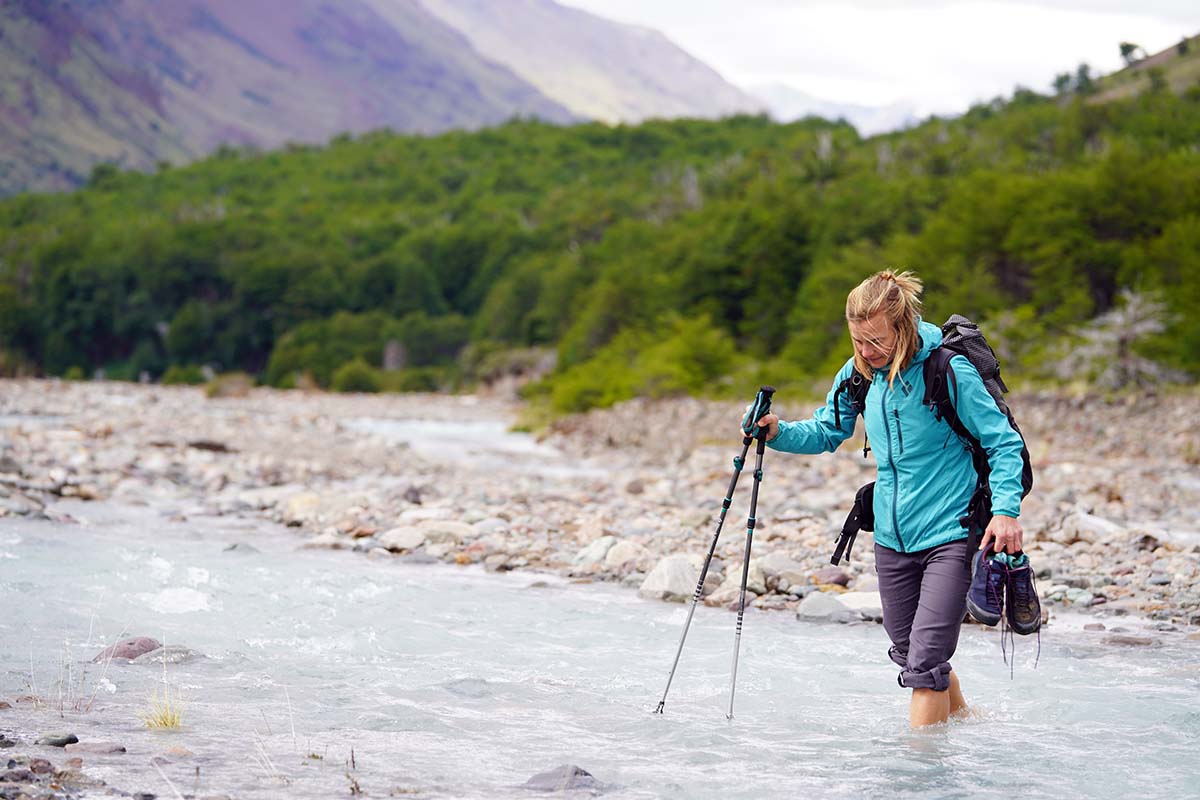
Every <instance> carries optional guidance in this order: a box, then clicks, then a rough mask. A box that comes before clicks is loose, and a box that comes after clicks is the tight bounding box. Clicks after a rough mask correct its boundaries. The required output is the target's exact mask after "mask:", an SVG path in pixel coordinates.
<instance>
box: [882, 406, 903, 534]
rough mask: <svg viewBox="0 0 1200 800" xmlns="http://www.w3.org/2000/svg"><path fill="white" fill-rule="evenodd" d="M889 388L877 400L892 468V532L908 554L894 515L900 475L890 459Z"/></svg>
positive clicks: (898, 520) (898, 519)
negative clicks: (881, 414)
mask: <svg viewBox="0 0 1200 800" xmlns="http://www.w3.org/2000/svg"><path fill="white" fill-rule="evenodd" d="M888 391H890V387H888V386H886V385H885V386H884V387H883V395H882V397H880V399H879V405H880V410H881V411H883V431H884V433H886V434H887V440H888V466H889V467H891V468H892V530H894V531H895V532H896V543H897V544H899V545H900V552H901V553H906V552H908V551H907V550H906V549H905V548H904V538H903V537H902V536H900V518H899V517H898V516H897V514H896V504H897V503H899V502H900V473H899V472H898V471H897V470H896V461H895V459H893V458H892V429H891V425H889V424H888V413H887V396H888ZM899 416H900V415H899V412H897V414H896V417H897V425H898V424H899Z"/></svg>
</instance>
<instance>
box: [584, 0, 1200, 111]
mask: <svg viewBox="0 0 1200 800" xmlns="http://www.w3.org/2000/svg"><path fill="white" fill-rule="evenodd" d="M570 3H571V4H573V5H579V6H583V7H586V8H588V9H589V10H591V11H593V12H594V13H598V14H601V15H607V16H611V17H612V18H614V19H620V20H622V21H631V22H636V23H638V24H642V25H646V26H649V27H654V28H657V29H659V30H661V31H663V32H664V33H666V34H667V35H668V36H669V37H670V38H671V39H673V40H674V41H675V42H676V43H678V44H679V45H680V46H682V47H684V48H685V49H687V50H688V51H689V52H691V53H692V54H693V55H695V56H697V57H698V58H700V59H702V60H704V61H705V62H707V63H708V64H710V65H711V66H713V67H714V68H716V69H717V70H718V71H719V72H720V73H721V74H722V75H724V76H725V77H726V78H727V79H729V80H731V81H733V82H734V83H737V84H740V85H743V86H749V85H755V84H762V83H784V84H787V85H791V86H793V87H795V88H797V89H799V90H802V91H805V92H808V93H809V94H814V95H817V96H821V97H825V98H827V99H830V100H837V101H841V102H852V103H860V104H867V105H884V104H888V103H896V102H912V103H914V104H915V105H916V106H917V108H918V110H919V111H920V112H921V113H933V112H939V113H941V112H955V111H962V110H965V109H966V107H967V106H969V105H970V104H971V103H972V102H973V101H976V100H986V99H990V98H991V97H994V96H996V95H999V94H1009V93H1011V91H1012V90H1013V88H1014V86H1016V85H1018V84H1019V85H1023V86H1026V87H1029V88H1034V89H1039V90H1048V87H1049V85H1050V83H1051V81H1053V79H1054V76H1055V75H1056V74H1058V73H1060V72H1066V71H1073V70H1074V69H1075V67H1076V66H1078V65H1079V64H1080V63H1082V62H1087V63H1089V64H1091V65H1092V66H1093V68H1095V69H1097V70H1099V71H1110V70H1113V69H1116V68H1118V67H1119V66H1120V64H1121V60H1120V54H1119V49H1118V45H1119V43H1120V42H1122V41H1132V42H1136V43H1138V44H1141V45H1143V46H1144V47H1145V48H1146V49H1147V50H1149V51H1152V52H1153V51H1155V50H1158V49H1162V48H1164V47H1168V46H1170V45H1171V44H1173V43H1175V42H1177V41H1179V39H1181V38H1182V37H1183V36H1184V35H1190V34H1194V33H1196V32H1197V30H1200V10H1197V6H1196V4H1195V3H1194V2H1192V3H1187V2H1174V1H1168V2H1161V1H1152V2H1142V3H1138V4H1136V5H1131V4H1129V3H1127V2H1120V0H1100V1H1098V2H1086V0H1049V1H1048V2H1038V3H1032V2H1024V3H1019V2H1011V1H1008V2H1000V1H996V2H937V1H935V0H928V1H927V2H917V3H911V2H907V3H902V2H897V1H896V0H854V1H853V2H839V3H832V2H823V3H798V2H787V0H741V2H737V3H733V2H725V1H724V0H656V2H644V0H570Z"/></svg>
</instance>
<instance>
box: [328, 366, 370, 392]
mask: <svg viewBox="0 0 1200 800" xmlns="http://www.w3.org/2000/svg"><path fill="white" fill-rule="evenodd" d="M382 385H383V381H382V380H381V379H380V377H379V370H377V369H375V368H374V367H372V366H371V365H370V364H368V363H367V362H366V360H364V359H362V358H354V359H351V360H350V361H347V362H346V363H345V364H342V365H341V366H340V367H338V368H337V371H336V372H334V373H333V381H332V383H331V388H332V389H333V390H334V391H335V392H378V391H379V390H380V389H381V388H382Z"/></svg>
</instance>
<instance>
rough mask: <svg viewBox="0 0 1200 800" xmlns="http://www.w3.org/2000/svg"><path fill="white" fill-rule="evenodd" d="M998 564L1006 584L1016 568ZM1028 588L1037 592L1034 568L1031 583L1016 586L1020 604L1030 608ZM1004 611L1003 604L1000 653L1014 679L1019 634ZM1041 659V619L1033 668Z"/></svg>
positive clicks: (1030, 574)
mask: <svg viewBox="0 0 1200 800" xmlns="http://www.w3.org/2000/svg"><path fill="white" fill-rule="evenodd" d="M997 566H998V567H999V568H1000V569H1001V570H1003V573H1002V574H1003V576H1004V584H1005V585H1007V584H1008V581H1009V575H1010V573H1012V572H1015V571H1016V570H1013V569H1011V568H1010V567H1009V566H1008V565H1007V564H998V565H997ZM1022 569H1028V567H1022ZM988 587H989V588H990V587H991V584H990V583H989V584H988ZM1027 590H1031V591H1033V592H1035V593H1036V592H1037V583H1036V581H1035V580H1034V577H1033V570H1032V569H1030V570H1029V585H1028V586H1025V585H1024V584H1023V583H1022V584H1019V585H1018V586H1017V588H1016V595H1017V597H1016V600H1017V605H1018V606H1022V605H1023V606H1025V607H1026V608H1028V606H1029V594H1028V592H1027ZM1004 612H1005V609H1004V607H1003V606H1001V608H1000V654H1001V656H1002V657H1003V658H1004V663H1005V664H1006V665H1007V666H1008V679H1009V680H1013V679H1014V677H1015V669H1016V664H1017V635H1016V632H1015V631H1014V630H1013V629H1012V626H1011V625H1008V624H1007V623H1008V615H1007V614H1005V613H1004ZM1010 647H1011V648H1012V652H1013V658H1012V661H1009V659H1008V648H1010ZM1041 660H1042V626H1041V621H1040V620H1039V621H1038V628H1037V653H1036V654H1035V655H1034V657H1033V668H1034V669H1037V666H1038V662H1039V661H1041Z"/></svg>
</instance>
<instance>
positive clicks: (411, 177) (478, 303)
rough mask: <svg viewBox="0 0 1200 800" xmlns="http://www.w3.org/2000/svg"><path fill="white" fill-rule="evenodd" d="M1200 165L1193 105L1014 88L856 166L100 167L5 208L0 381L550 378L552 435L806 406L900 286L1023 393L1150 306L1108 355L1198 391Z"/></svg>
mask: <svg viewBox="0 0 1200 800" xmlns="http://www.w3.org/2000/svg"><path fill="white" fill-rule="evenodd" d="M1197 142H1200V88H1198V87H1193V88H1192V89H1189V90H1187V91H1185V92H1183V93H1182V94H1177V93H1175V92H1173V91H1171V90H1170V89H1169V88H1168V87H1165V86H1162V85H1157V86H1152V87H1151V88H1150V89H1149V90H1147V91H1145V92H1143V93H1141V94H1140V95H1137V96H1134V97H1130V98H1126V99H1120V100H1117V101H1114V102H1107V103H1095V102H1089V101H1088V98H1087V97H1086V96H1082V95H1076V94H1064V95H1062V96H1054V97H1051V96H1044V95H1040V94H1037V93H1034V92H1031V91H1026V90H1018V91H1016V92H1015V93H1014V95H1013V96H1012V97H1010V98H997V99H996V100H994V101H992V102H990V103H983V104H979V105H977V106H975V107H973V108H972V109H970V111H969V112H967V113H966V114H964V115H962V116H961V117H957V118H954V119H939V118H931V119H929V120H926V121H925V122H923V123H921V124H919V125H917V126H915V127H913V128H910V129H908V130H905V131H900V132H896V133H892V134H887V135H882V136H876V137H873V138H867V139H864V138H862V137H860V136H859V135H858V134H857V133H856V132H855V130H854V129H853V128H852V127H850V126H849V125H847V124H844V123H837V122H829V121H825V120H820V119H808V120H804V121H801V122H797V123H792V124H777V123H773V122H771V121H770V120H768V119H767V118H765V117H748V116H747V117H735V118H729V119H725V120H721V121H699V120H680V121H654V122H647V123H644V124H640V125H636V126H617V127H611V126H607V125H603V124H598V123H597V124H582V125H575V126H569V127H560V126H554V125H550V124H544V123H540V122H536V121H528V120H514V121H511V122H509V123H508V124H505V125H503V126H500V127H496V128H491V129H485V130H481V131H477V132H469V133H468V132H457V133H449V134H445V135H440V136H434V137H419V136H406V135H397V134H393V133H390V132H375V133H370V134H366V135H361V136H356V137H351V136H342V137H338V138H337V139H334V140H333V141H331V142H329V143H328V145H326V146H322V147H315V146H291V147H288V148H285V149H283V150H280V151H276V152H254V151H251V150H244V149H231V148H225V149H222V150H220V151H219V152H217V153H215V154H214V155H213V156H211V157H210V158H208V159H206V160H204V161H202V162H199V163H195V164H193V165H190V166H186V167H172V166H169V165H166V164H164V165H161V167H160V168H159V169H158V170H157V171H156V172H155V173H153V174H144V173H138V172H122V171H119V170H117V169H115V168H114V167H111V166H108V165H104V166H100V167H97V168H96V169H95V171H94V172H93V174H92V176H91V179H90V181H89V183H88V185H87V186H86V187H84V188H82V189H80V190H78V191H75V192H71V193H69V194H53V195H32V194H29V195H21V196H17V197H12V198H8V199H6V200H4V201H2V202H0V368H2V369H3V372H4V373H5V374H8V375H22V374H44V375H56V376H67V377H83V376H91V375H94V374H96V371H97V370H103V374H104V375H105V376H106V377H108V378H116V379H126V380H133V379H137V378H138V377H139V376H143V375H148V376H149V377H150V378H151V379H155V380H166V381H168V382H176V381H198V380H200V379H201V375H202V368H205V367H207V368H208V369H210V370H215V371H217V372H232V371H244V372H247V373H249V374H250V375H252V376H254V377H255V378H256V379H257V380H258V381H260V382H262V383H265V384H269V385H273V386H278V387H295V386H320V387H327V388H335V389H345V390H358V391H362V390H367V391H370V390H379V389H391V390H408V389H416V390H429V389H457V388H462V387H468V386H470V385H471V384H472V383H473V382H476V381H479V380H481V379H486V378H488V377H489V376H490V375H493V374H496V373H497V372H499V371H503V370H505V369H515V368H517V367H518V366H520V365H521V364H527V363H532V361H534V360H536V356H537V354H538V353H545V352H553V353H554V354H555V356H556V360H555V362H554V363H555V366H554V367H553V369H552V370H551V371H550V372H549V374H547V375H546V376H545V377H544V378H542V379H541V380H539V381H537V382H536V383H534V384H531V385H530V386H529V387H527V391H528V393H529V395H530V396H531V397H532V398H536V399H540V400H541V401H543V402H545V403H546V404H548V405H549V406H550V407H552V408H553V409H554V410H556V411H557V412H568V411H578V410H582V409H587V408H590V407H595V406H604V405H609V404H612V403H614V402H617V401H620V400H622V399H625V398H628V397H632V396H635V395H639V394H649V395H663V394H673V393H712V394H717V395H722V394H735V393H740V394H745V393H746V392H747V391H752V389H753V388H754V386H755V385H756V384H757V383H758V382H768V381H769V382H772V383H775V384H776V385H781V386H787V385H794V386H797V387H801V386H803V387H805V388H806V389H811V388H812V387H814V386H817V385H827V383H828V381H829V378H830V377H831V375H832V370H834V369H835V368H836V367H837V366H839V365H840V364H841V363H842V362H843V361H844V359H845V358H846V357H847V356H848V355H849V340H848V337H847V335H846V333H845V329H844V328H845V326H844V323H843V321H842V315H843V311H844V298H845V294H846V292H847V291H848V290H849V289H850V288H851V287H852V286H853V285H855V284H856V283H857V282H858V281H860V280H861V279H862V278H864V277H866V276H867V275H868V274H870V273H872V272H874V271H876V270H878V269H881V268H884V267H899V268H905V269H912V270H915V271H916V272H917V273H918V274H920V275H921V277H922V278H923V279H924V280H925V281H926V307H927V318H928V319H931V320H932V321H936V322H940V321H941V320H942V319H944V318H945V317H946V316H948V315H949V314H950V313H951V312H959V313H963V314H966V315H967V316H970V317H972V318H974V319H977V320H979V321H980V322H981V323H982V324H983V325H984V326H985V330H986V332H987V333H988V335H989V338H991V339H993V340H994V343H995V344H996V346H997V349H998V351H999V352H1000V354H1001V357H1002V359H1003V361H1004V364H1005V375H1006V377H1009V378H1015V379H1016V380H1017V382H1022V381H1026V382H1031V383H1032V382H1039V381H1084V380H1089V379H1093V378H1095V377H1096V375H1097V374H1099V370H1101V369H1102V368H1103V366H1104V365H1103V364H1093V363H1091V362H1089V361H1087V360H1086V359H1084V358H1083V357H1082V356H1080V357H1079V358H1078V359H1074V360H1073V359H1072V356H1071V353H1072V352H1074V350H1073V348H1075V347H1076V346H1078V352H1080V353H1082V352H1084V351H1085V350H1086V348H1083V347H1082V343H1083V342H1084V341H1085V339H1086V336H1087V330H1088V325H1089V324H1092V323H1093V321H1094V320H1096V319H1097V318H1098V317H1101V315H1104V314H1106V313H1110V312H1114V311H1120V310H1121V308H1122V307H1123V305H1124V304H1127V303H1131V302H1133V301H1134V300H1136V301H1138V302H1139V303H1141V304H1142V306H1141V307H1143V308H1145V307H1148V308H1150V309H1151V311H1150V312H1149V313H1150V316H1151V317H1152V318H1153V322H1154V324H1152V325H1148V326H1143V327H1142V328H1140V329H1139V331H1138V332H1137V334H1136V336H1130V337H1126V338H1122V339H1120V342H1118V345H1117V346H1118V347H1121V348H1126V349H1129V350H1132V351H1136V353H1137V356H1138V358H1140V359H1146V360H1149V361H1152V362H1153V363H1155V364H1160V365H1162V366H1163V368H1164V370H1166V372H1164V374H1173V375H1175V376H1176V377H1177V378H1178V379H1181V380H1185V381H1194V380H1195V379H1196V377H1197V376H1200V314H1198V313H1197V309H1200V150H1198V148H1197V144H1196V143H1197ZM1118 338H1120V337H1118ZM1064 364H1066V366H1065V367H1064V366H1063V365H1064ZM384 367H387V369H384Z"/></svg>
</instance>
